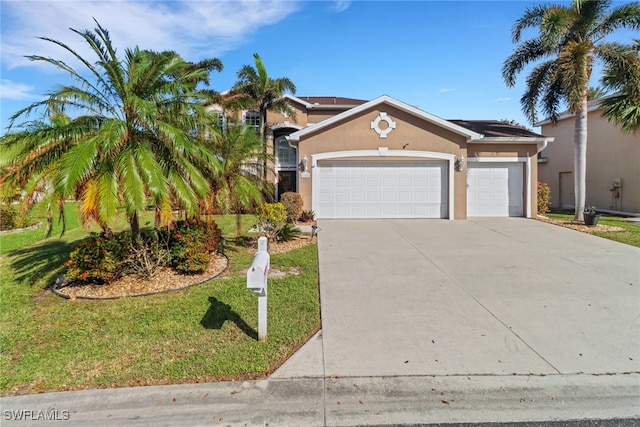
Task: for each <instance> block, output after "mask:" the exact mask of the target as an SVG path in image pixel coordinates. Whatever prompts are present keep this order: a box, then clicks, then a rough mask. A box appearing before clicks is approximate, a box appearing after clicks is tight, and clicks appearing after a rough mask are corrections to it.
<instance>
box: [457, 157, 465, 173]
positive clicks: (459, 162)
mask: <svg viewBox="0 0 640 427" xmlns="http://www.w3.org/2000/svg"><path fill="white" fill-rule="evenodd" d="M462 169H464V156H460V158H459V159H458V160H456V170H457V171H458V172H460V171H462Z"/></svg>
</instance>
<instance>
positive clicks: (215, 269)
mask: <svg viewBox="0 0 640 427" xmlns="http://www.w3.org/2000/svg"><path fill="white" fill-rule="evenodd" d="M257 242H258V237H255V238H251V239H250V240H249V242H248V246H247V251H248V252H249V253H255V252H256V251H257V247H258V243H257ZM312 243H315V238H314V239H311V236H310V235H306V234H301V235H300V236H298V237H297V238H295V239H292V240H290V241H287V242H270V243H269V249H268V251H269V253H270V254H271V255H275V254H280V253H284V252H288V251H291V250H293V249H298V248H301V247H304V246H307V245H309V244H312ZM228 264H229V260H228V259H227V257H226V256H225V255H223V254H219V253H216V254H212V256H211V261H210V263H209V267H208V268H207V270H206V271H205V272H204V273H201V274H190V275H186V274H180V273H178V272H176V271H175V270H173V269H171V268H169V267H164V268H161V269H160V270H159V272H158V273H157V274H156V275H154V276H153V277H152V278H150V279H143V278H140V277H137V276H133V275H127V276H124V277H122V278H120V279H118V280H117V281H115V282H111V283H106V284H91V283H89V284H87V283H79V282H71V283H62V284H58V285H54V286H53V287H52V291H53V292H54V293H55V294H57V295H59V296H61V297H63V298H67V299H70V300H75V299H116V298H122V297H136V296H148V295H154V294H158V293H164V292H171V291H177V290H180V289H185V288H188V287H191V286H195V285H198V284H201V283H204V282H206V281H208V280H211V279H214V278H216V277H217V276H219V275H220V274H222V273H223V272H224V271H225V270H226V268H227V266H228ZM278 273H280V272H278ZM281 274H282V273H281ZM293 274H295V273H293Z"/></svg>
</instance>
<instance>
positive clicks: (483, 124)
mask: <svg viewBox="0 0 640 427" xmlns="http://www.w3.org/2000/svg"><path fill="white" fill-rule="evenodd" d="M449 121H450V122H451V123H455V124H456V125H458V126H462V127H464V128H467V129H469V130H472V131H474V132H477V133H481V134H483V135H484V136H486V137H490V138H491V137H498V138H505V137H506V138H509V137H532V138H540V137H542V135H540V134H538V133H535V132H532V131H530V130H527V129H523V128H521V127H520V126H517V125H511V124H509V123H505V122H501V121H498V120H449Z"/></svg>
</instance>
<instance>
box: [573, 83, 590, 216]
mask: <svg viewBox="0 0 640 427" xmlns="http://www.w3.org/2000/svg"><path fill="white" fill-rule="evenodd" d="M574 145H575V147H574V158H573V170H574V193H575V220H576V221H584V205H585V198H586V189H587V94H586V91H585V95H584V97H583V98H582V102H581V103H580V108H579V109H578V111H576V127H575V133H574Z"/></svg>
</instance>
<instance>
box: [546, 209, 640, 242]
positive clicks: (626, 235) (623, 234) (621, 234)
mask: <svg viewBox="0 0 640 427" xmlns="http://www.w3.org/2000/svg"><path fill="white" fill-rule="evenodd" d="M545 216H547V217H549V218H550V219H552V220H559V221H571V220H573V214H567V213H548V214H545ZM638 220H639V221H640V218H638ZM598 224H602V225H609V226H613V227H620V228H623V229H624V231H597V230H594V231H593V232H592V233H591V234H593V235H594V236H599V237H603V238H605V239H609V240H615V241H616V242H621V243H626V244H627V245H631V246H637V247H640V226H638V225H635V224H632V223H630V222H629V221H627V220H625V219H624V218H620V217H616V216H606V215H602V216H601V217H600V220H599V221H598Z"/></svg>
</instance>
